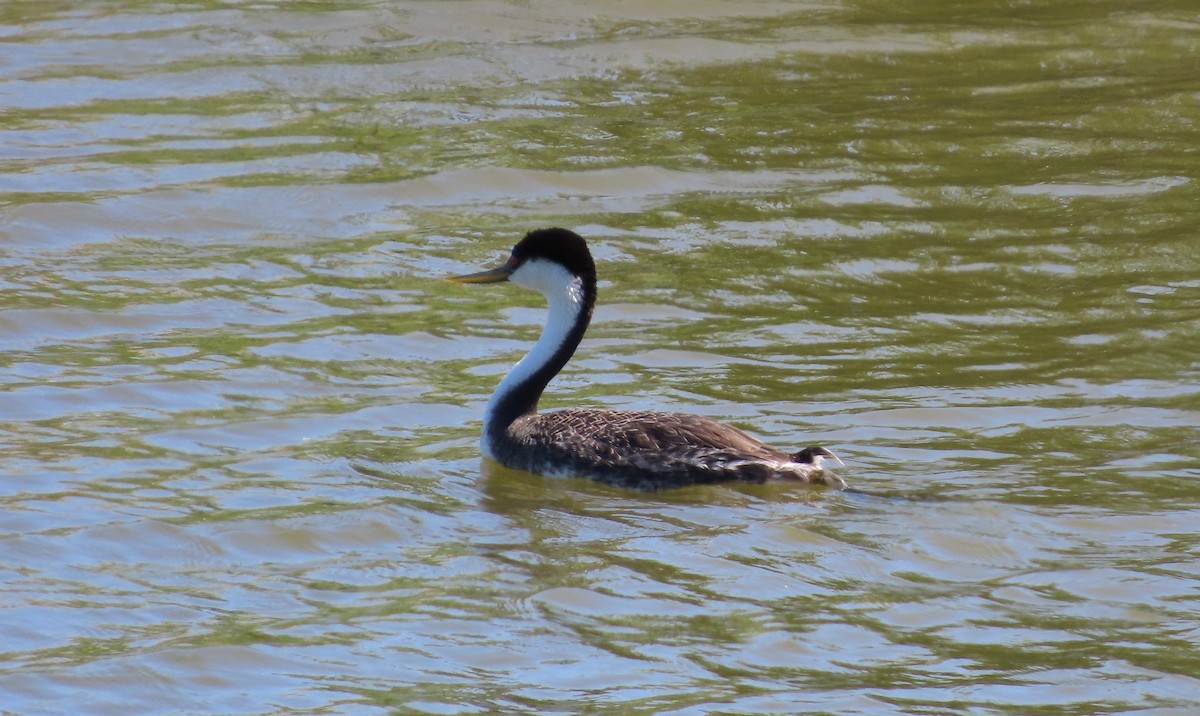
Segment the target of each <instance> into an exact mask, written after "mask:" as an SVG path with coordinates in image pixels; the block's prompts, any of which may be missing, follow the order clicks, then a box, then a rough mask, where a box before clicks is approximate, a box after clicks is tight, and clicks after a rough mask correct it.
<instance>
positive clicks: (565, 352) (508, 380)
mask: <svg viewBox="0 0 1200 716" xmlns="http://www.w3.org/2000/svg"><path fill="white" fill-rule="evenodd" d="M509 281H511V282H512V283H515V284H517V285H519V286H523V287H525V288H531V289H533V290H535V291H537V292H538V293H541V294H542V295H543V296H545V297H546V301H547V302H548V303H549V308H550V310H549V313H548V314H547V316H546V325H545V326H544V327H543V328H542V335H541V337H540V338H538V340H537V343H535V344H534V346H533V348H532V349H530V351H529V353H527V354H525V357H524V358H522V359H521V360H520V361H518V362H517V364H516V365H515V366H513V369H512V370H511V371H509V373H508V375H506V376H504V380H502V381H500V385H499V386H498V387H497V388H496V392H495V393H493V394H492V398H491V400H489V401H488V407H487V413H486V414H485V415H484V420H483V438H482V448H483V453H484V454H485V455H488V456H489V457H494V451H493V449H492V442H493V441H494V440H497V439H499V438H500V437H501V436H502V435H503V432H504V430H505V429H506V428H507V427H508V426H509V425H510V424H511V423H512V422H513V421H514V420H516V419H517V418H519V417H520V416H522V415H526V414H528V413H534V412H537V404H538V400H539V399H540V398H541V396H542V391H544V390H545V389H546V384H547V383H549V382H550V379H552V378H553V377H554V376H555V375H557V374H558V372H559V371H560V370H562V368H563V366H564V365H566V363H567V361H568V360H570V359H571V355H572V354H574V352H575V347H576V346H578V345H579V341H580V340H581V339H582V338H583V334H584V331H586V330H587V325H588V322H589V321H590V320H591V313H592V306H593V304H594V302H595V286H594V285H591V286H587V285H585V284H584V281H583V279H581V278H580V277H578V276H575V275H573V274H572V273H571V272H569V271H567V270H566V269H565V268H563V267H562V265H560V264H558V263H554V262H552V261H542V260H531V261H528V262H526V263H524V264H522V265H521V266H520V267H519V268H518V269H517V270H516V271H514V272H513V274H512V275H511V276H510V277H509Z"/></svg>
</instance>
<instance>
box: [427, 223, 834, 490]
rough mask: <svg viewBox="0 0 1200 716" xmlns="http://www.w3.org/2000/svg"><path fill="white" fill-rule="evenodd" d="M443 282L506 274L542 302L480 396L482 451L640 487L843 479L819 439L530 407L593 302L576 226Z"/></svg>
mask: <svg viewBox="0 0 1200 716" xmlns="http://www.w3.org/2000/svg"><path fill="white" fill-rule="evenodd" d="M447 280H449V281H453V282H455V283H496V282H499V281H511V282H513V283H515V284H517V285H518V286H523V287H525V288H531V289H533V290H535V291H537V292H538V293H540V294H542V295H543V296H545V297H546V300H547V301H548V302H549V305H550V313H549V315H548V317H547V319H546V325H545V328H543V329H542V335H541V337H540V338H539V339H538V341H537V343H536V344H535V345H534V346H533V348H532V349H531V350H530V351H529V353H528V354H527V355H526V356H525V357H524V358H522V359H521V360H520V362H518V363H517V364H516V366H514V367H513V369H512V370H511V371H510V372H509V374H508V375H507V376H505V377H504V380H502V381H500V385H499V387H497V388H496V392H495V393H493V394H492V398H491V400H490V401H489V402H488V406H487V413H486V415H485V416H484V420H483V436H482V438H481V440H480V446H481V448H482V450H483V454H484V455H486V456H487V457H489V458H492V459H494V460H496V461H497V462H499V463H501V464H503V465H505V466H507V467H510V468H514V469H517V470H525V471H527V472H533V473H537V474H541V475H575V476H580V477H588V478H591V479H594V480H597V481H599V482H605V483H609V484H612V485H619V486H623V487H633V488H638V489H643V490H653V489H660V488H667V487H680V486H683V485H692V484H696V483H711V482H726V481H734V480H741V481H745V482H766V481H768V480H794V481H798V482H805V483H812V482H817V483H824V484H827V485H833V486H836V487H845V486H846V484H845V482H844V481H843V480H842V479H841V478H840V477H838V476H836V475H834V474H833V473H832V472H830V471H828V470H826V469H824V468H823V466H822V462H823V461H824V460H825V459H826V458H829V459H833V460H837V456H835V455H834V454H833V453H831V452H829V451H828V450H826V449H825V448H823V447H807V448H804V449H803V450H801V451H799V452H796V453H792V454H789V453H786V452H784V451H782V450H778V449H776V448H773V447H771V446H769V445H767V444H766V443H764V442H762V441H761V440H759V439H758V438H755V437H753V436H752V435H750V434H749V433H746V432H745V431H742V430H739V429H738V428H735V427H733V426H731V425H726V424H725V423H721V422H718V421H716V420H713V419H711V418H706V417H703V416H700V415H691V414H689V413H666V412H652V411H640V410H598V409H592V408H568V409H565V410H556V411H553V412H548V413H539V412H537V405H538V399H539V398H541V397H542V391H544V390H545V389H546V384H547V383H549V382H550V380H551V379H552V378H553V377H554V376H555V375H558V372H559V371H560V370H562V368H563V366H565V365H566V364H567V361H568V360H570V359H571V355H572V354H574V353H575V348H576V346H578V345H579V341H580V340H582V339H583V334H584V332H585V331H586V330H587V327H588V323H589V322H590V321H591V319H592V308H593V307H594V306H595V304H596V265H595V263H594V262H593V261H592V255H591V253H590V252H589V251H588V248H587V243H586V242H585V241H584V240H583V239H582V238H581V237H580V236H579V235H578V234H576V233H575V232H573V231H569V230H567V229H558V228H555V229H538V230H537V231H531V232H529V233H528V234H526V236H525V238H524V239H522V240H521V241H520V243H518V244H517V245H516V246H515V247H513V250H512V255H511V256H510V257H509V259H508V261H507V262H506V263H505V264H504V265H503V266H500V267H498V268H494V269H491V270H489V271H480V272H479V273H473V274H468V275H465V276H453V277H451V278H449V279H447ZM838 462H841V461H840V460H838Z"/></svg>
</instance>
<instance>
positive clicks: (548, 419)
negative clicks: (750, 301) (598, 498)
mask: <svg viewBox="0 0 1200 716" xmlns="http://www.w3.org/2000/svg"><path fill="white" fill-rule="evenodd" d="M508 435H509V437H510V438H511V439H512V440H513V443H512V447H513V451H512V452H511V453H510V454H508V455H507V456H506V457H505V458H502V459H503V461H505V462H506V464H508V465H509V466H510V467H517V468H519V469H525V470H529V471H531V472H538V473H542V474H545V473H547V472H555V471H561V470H567V471H568V472H572V473H575V474H579V475H586V476H589V477H592V478H594V479H597V480H601V481H604V482H610V483H612V484H618V485H625V486H632V487H639V488H642V489H656V488H659V487H674V486H679V485H685V484H692V483H697V482H705V483H707V482H721V481H725V480H744V481H750V482H764V481H767V480H771V479H792V480H799V481H802V482H811V481H820V482H826V481H829V479H830V478H832V479H833V480H835V481H839V482H840V480H838V478H836V477H835V476H833V475H832V474H831V473H824V472H823V471H822V470H821V469H820V468H818V467H816V466H814V465H806V464H798V463H796V462H795V461H794V460H793V458H792V456H791V455H789V454H788V453H786V452H783V451H782V450H778V449H776V448H773V447H771V446H769V445H767V444H765V443H763V442H762V441H761V440H759V439H758V438H755V437H754V436H752V435H750V434H748V433H746V432H745V431H743V430H739V429H738V428H735V427H733V426H732V425H726V424H725V423H721V422H718V421H716V420H713V419H711V418H705V417H702V416H699V415H692V414H689V413H664V412H651V411H609V410H590V409H568V410H559V411H555V412H550V413H535V414H533V415H527V416H524V417H521V418H519V419H518V420H517V421H516V422H514V423H513V424H512V425H511V426H510V427H509V431H508Z"/></svg>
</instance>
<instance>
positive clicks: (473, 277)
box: [446, 261, 513, 283]
mask: <svg viewBox="0 0 1200 716" xmlns="http://www.w3.org/2000/svg"><path fill="white" fill-rule="evenodd" d="M512 272H513V265H512V262H511V261H510V262H509V263H506V264H504V265H503V266H497V267H496V268H494V269H488V270H487V271H480V272H478V273H469V274H465V275H463V276H448V277H447V278H446V280H447V281H450V282H451V283H499V282H501V281H507V280H508V276H509V274H511V273H512Z"/></svg>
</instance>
